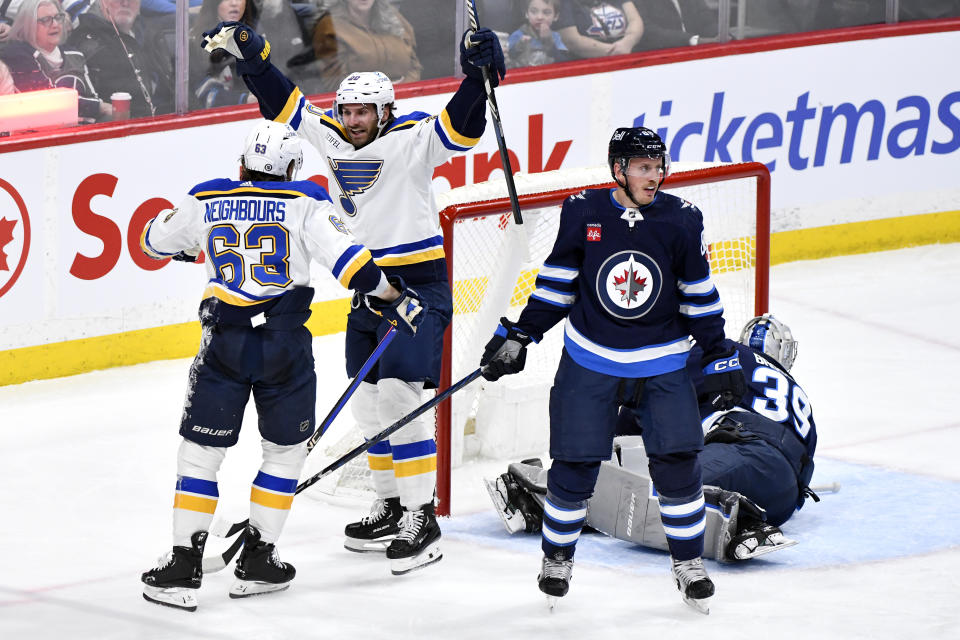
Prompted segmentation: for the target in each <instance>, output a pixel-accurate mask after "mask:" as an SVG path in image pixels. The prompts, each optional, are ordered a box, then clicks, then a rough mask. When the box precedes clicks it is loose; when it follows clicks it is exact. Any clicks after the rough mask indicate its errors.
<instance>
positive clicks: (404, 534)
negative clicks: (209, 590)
mask: <svg viewBox="0 0 960 640" xmlns="http://www.w3.org/2000/svg"><path fill="white" fill-rule="evenodd" d="M425 520H426V519H425V518H424V516H423V511H421V510H419V509H418V510H417V511H404V512H403V517H401V518H400V533H398V534H397V540H404V541H406V542H413V540H414V538H416V537H417V534H418V533H420V529H421V527H423V523H424V521H425Z"/></svg>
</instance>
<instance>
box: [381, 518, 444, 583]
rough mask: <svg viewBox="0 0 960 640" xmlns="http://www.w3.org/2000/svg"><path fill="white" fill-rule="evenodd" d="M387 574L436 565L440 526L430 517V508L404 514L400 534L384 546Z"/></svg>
mask: <svg viewBox="0 0 960 640" xmlns="http://www.w3.org/2000/svg"><path fill="white" fill-rule="evenodd" d="M387 558H389V559H390V561H391V562H390V573H392V574H393V575H395V576H400V575H403V574H405V573H409V572H411V571H413V570H414V569H420V568H423V567H426V566H428V565H431V564H433V563H435V562H439V561H440V559H441V558H443V553H441V551H440V525H438V524H437V518H436V516H434V514H433V505H432V504H425V505H423V506H422V507H420V508H419V509H416V510H413V511H404V512H403V520H402V521H401V522H400V532H399V533H398V534H397V537H396V538H395V539H394V540H393V542H391V543H390V546H389V547H387Z"/></svg>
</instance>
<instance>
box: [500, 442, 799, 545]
mask: <svg viewBox="0 0 960 640" xmlns="http://www.w3.org/2000/svg"><path fill="white" fill-rule="evenodd" d="M614 453H615V455H614V457H613V458H612V459H611V460H610V461H608V462H604V463H603V464H601V465H600V474H599V477H598V479H597V484H596V487H595V489H594V493H593V497H592V498H590V500H589V501H588V502H587V518H586V524H587V526H589V527H591V528H593V529H596V530H597V531H600V532H601V533H605V534H607V535H610V536H613V537H615V538H618V539H620V540H625V541H627V542H633V543H636V544H639V545H642V546H644V547H650V548H653V549H660V550H662V551H669V547H668V546H667V538H666V535H665V534H664V530H663V523H662V520H661V518H660V506H659V502H658V500H657V493H656V490H655V489H654V487H653V483H652V482H651V480H650V478H649V477H648V476H646V475H644V474H643V473H638V472H637V471H636V470H637V469H646V465H647V457H646V454H645V452H644V450H643V444H642V441H641V439H640V438H639V437H633V436H627V437H619V438H617V440H616V442H615V445H614ZM484 482H485V484H486V486H487V491H488V492H489V494H490V498H491V500H492V501H493V503H494V506H495V507H496V510H497V514H498V515H499V516H500V519H501V520H502V521H503V524H504V526H505V528H506V529H507V531H508V532H509V533H511V534H512V533H517V532H519V531H524V532H526V533H536V532H538V531H539V530H540V524H541V520H542V517H543V504H544V500H545V499H546V493H547V471H546V470H545V469H543V466H542V464H541V462H540V460H537V459H531V460H524V461H523V462H519V463H512V464H510V465H509V467H508V470H507V473H505V474H502V475H501V476H499V477H498V478H496V479H494V480H484ZM703 496H704V500H705V502H706V530H705V534H704V553H703V557H707V558H713V559H714V560H717V561H719V562H734V561H739V560H748V559H750V558H755V557H757V556H760V555H764V554H766V553H770V552H772V551H778V550H780V549H785V548H787V547H791V546H793V545H795V544H796V541H794V540H790V539H788V538H786V537H785V536H784V535H783V533H782V532H781V531H780V529H779V528H777V527H774V526H771V525H769V524H767V523H765V522H764V521H763V519H764V512H763V509H761V508H760V507H758V506H757V505H756V504H754V503H753V502H752V501H750V500H749V499H748V498H746V497H744V496H742V495H741V494H739V493H736V492H733V491H725V490H723V489H720V488H719V487H712V486H709V485H704V487H703Z"/></svg>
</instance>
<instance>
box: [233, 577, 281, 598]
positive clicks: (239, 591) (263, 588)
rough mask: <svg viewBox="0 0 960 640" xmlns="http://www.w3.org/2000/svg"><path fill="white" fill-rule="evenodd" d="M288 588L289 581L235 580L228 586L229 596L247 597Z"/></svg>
mask: <svg viewBox="0 0 960 640" xmlns="http://www.w3.org/2000/svg"><path fill="white" fill-rule="evenodd" d="M289 588H290V583H289V582H281V583H280V584H275V583H273V582H260V581H258V580H236V581H235V582H234V583H233V586H231V587H230V597H231V598H249V597H250V596H259V595H263V594H265V593H274V592H275V591H285V590H286V589H289Z"/></svg>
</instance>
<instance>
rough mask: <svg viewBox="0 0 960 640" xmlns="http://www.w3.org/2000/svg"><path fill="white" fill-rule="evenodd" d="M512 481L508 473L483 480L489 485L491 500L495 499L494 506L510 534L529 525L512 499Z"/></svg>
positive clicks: (488, 490)
mask: <svg viewBox="0 0 960 640" xmlns="http://www.w3.org/2000/svg"><path fill="white" fill-rule="evenodd" d="M512 481H513V480H512V479H511V478H510V475H509V474H507V473H504V474H501V475H499V476H497V478H496V479H495V480H487V479H486V478H484V480H483V484H484V486H486V487H487V493H489V494H490V500H492V501H493V506H494V507H495V508H496V511H497V515H498V516H500V521H501V522H503V526H504V527H505V528H506V529H507V533H510V534H514V533H516V532H518V531H523V530H524V529H525V528H526V526H527V522H526V520H525V519H524V517H523V513H521V512H520V510H519V509H518V508H517V507H516V505H515V504H513V503H512V502H511V501H510V486H509V484H510V482H512Z"/></svg>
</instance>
